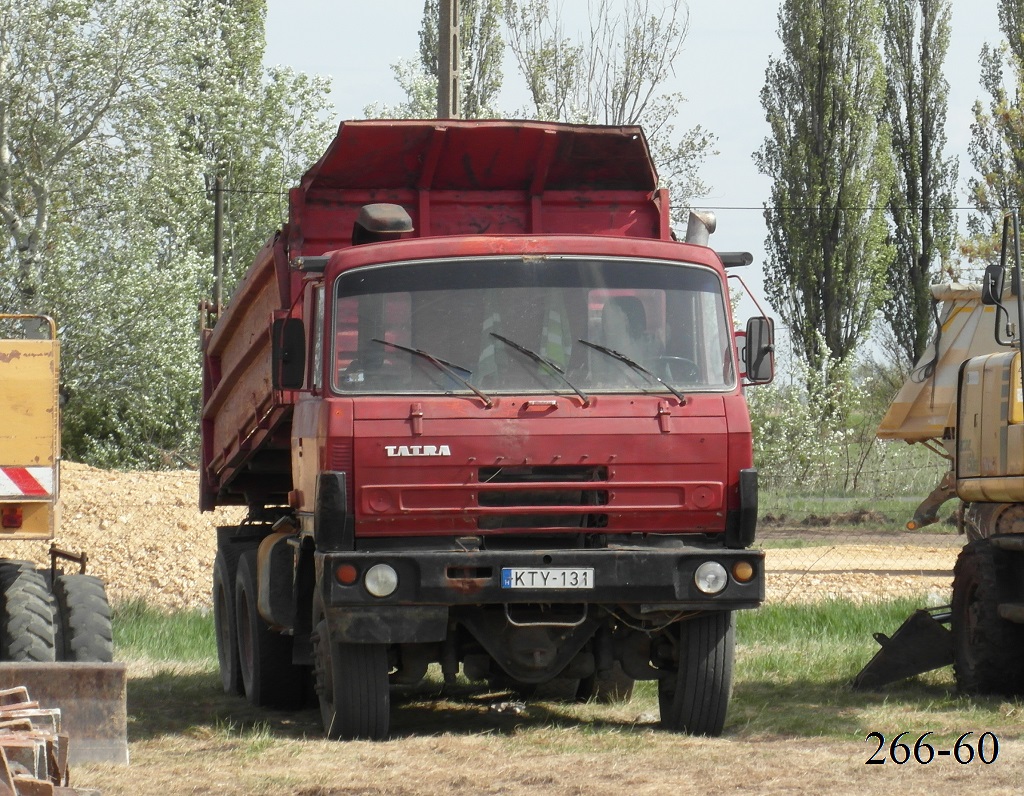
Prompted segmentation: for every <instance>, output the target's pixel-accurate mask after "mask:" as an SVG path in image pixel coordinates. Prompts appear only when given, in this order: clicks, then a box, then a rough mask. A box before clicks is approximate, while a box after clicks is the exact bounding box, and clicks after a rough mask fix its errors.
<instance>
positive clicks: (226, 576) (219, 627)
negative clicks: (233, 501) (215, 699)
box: [213, 548, 245, 695]
mask: <svg viewBox="0 0 1024 796" xmlns="http://www.w3.org/2000/svg"><path fill="white" fill-rule="evenodd" d="M239 552H240V551H239V550H238V549H237V548H236V549H232V548H228V549H224V548H221V549H220V550H218V551H217V556H216V558H215V559H214V561H213V627H214V632H215V634H216V637H217V662H218V664H219V665H220V682H221V685H222V686H223V687H224V693H226V694H239V695H241V694H244V693H245V686H244V685H243V684H242V664H241V662H240V660H239V656H238V630H237V626H236V624H235V599H234V597H235V578H236V576H237V571H238V556H239Z"/></svg>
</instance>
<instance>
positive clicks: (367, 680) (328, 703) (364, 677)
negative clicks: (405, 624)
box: [313, 612, 391, 741]
mask: <svg viewBox="0 0 1024 796" xmlns="http://www.w3.org/2000/svg"><path fill="white" fill-rule="evenodd" d="M318 613H319V616H318V617H315V620H316V626H315V627H314V629H313V655H314V660H315V662H316V691H317V697H318V699H319V701H320V718H321V720H322V721H323V725H324V733H326V735H327V737H328V738H331V739H333V740H345V741H351V740H357V739H365V740H370V741H379V740H383V739H384V738H387V736H388V731H389V729H390V723H391V691H390V684H389V677H388V675H389V672H390V667H389V665H388V654H387V645H385V644H351V643H347V642H340V641H337V642H336V641H332V640H331V633H330V630H329V629H328V626H327V620H326V618H324V616H323V614H322V612H318Z"/></svg>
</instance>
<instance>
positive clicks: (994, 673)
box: [951, 539, 1024, 696]
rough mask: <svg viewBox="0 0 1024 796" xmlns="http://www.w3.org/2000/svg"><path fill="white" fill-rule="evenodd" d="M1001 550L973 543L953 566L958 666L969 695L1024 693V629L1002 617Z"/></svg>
mask: <svg viewBox="0 0 1024 796" xmlns="http://www.w3.org/2000/svg"><path fill="white" fill-rule="evenodd" d="M997 566H998V564H997V563H996V551H995V550H994V549H993V547H992V545H991V544H990V543H989V542H988V540H986V539H979V540H977V541H974V542H970V543H969V544H968V545H966V546H965V547H964V549H963V550H961V551H960V555H959V557H958V558H957V561H956V566H955V567H954V568H953V616H952V628H951V629H952V633H953V671H954V673H955V675H956V683H957V688H958V689H959V690H960V691H962V692H964V693H967V694H1003V695H1006V696H1015V695H1017V694H1020V693H1022V692H1024V672H1022V669H1024V628H1022V627H1021V626H1020V625H1017V624H1015V623H1013V622H1008V621H1006V620H1005V619H1003V618H1001V617H1000V616H999V595H998V593H997V571H996V570H997Z"/></svg>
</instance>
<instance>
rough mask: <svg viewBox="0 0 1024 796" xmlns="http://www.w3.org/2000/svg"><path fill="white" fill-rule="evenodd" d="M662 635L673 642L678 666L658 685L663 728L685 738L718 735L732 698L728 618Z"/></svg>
mask: <svg viewBox="0 0 1024 796" xmlns="http://www.w3.org/2000/svg"><path fill="white" fill-rule="evenodd" d="M666 632H669V633H672V634H673V635H675V637H676V638H677V639H678V651H679V664H678V666H677V667H676V669H675V671H670V672H668V673H667V675H668V676H666V677H664V678H662V679H660V680H659V681H658V702H659V705H660V707H661V724H662V726H663V727H664V728H665V729H667V730H672V731H673V732H683V733H686V734H688V735H707V736H717V735H721V734H722V728H723V727H724V726H725V712H726V708H727V707H728V705H729V697H730V696H731V694H732V663H733V655H734V650H735V622H734V621H733V615H732V612H731V611H715V612H712V613H707V614H703V615H701V616H697V617H695V618H693V619H690V620H687V621H685V622H678V623H676V624H675V625H673V626H672V627H670V628H669V629H668V630H667V631H666ZM673 640H675V639H673Z"/></svg>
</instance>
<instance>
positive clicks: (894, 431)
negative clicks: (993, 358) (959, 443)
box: [878, 283, 1002, 442]
mask: <svg viewBox="0 0 1024 796" xmlns="http://www.w3.org/2000/svg"><path fill="white" fill-rule="evenodd" d="M932 297H933V298H934V299H935V301H939V302H942V307H941V309H940V310H939V323H938V328H937V330H936V334H935V337H934V339H933V340H932V342H931V343H930V344H929V346H928V348H927V349H926V350H925V352H924V355H923V356H922V357H921V359H920V361H919V362H917V363H915V366H914V369H913V370H912V371H911V373H910V376H909V377H908V378H907V381H906V383H904V385H903V387H901V388H900V391H899V393H898V394H897V395H896V397H895V398H894V399H893V401H892V403H891V404H890V406H889V410H888V411H887V412H886V414H885V417H884V418H882V422H881V424H880V425H879V427H878V436H879V437H880V438H882V439H902V440H906V441H907V442H925V441H927V440H941V439H943V438H944V437H950V436H951V435H952V430H953V428H954V426H955V425H956V391H957V376H958V374H959V372H960V365H961V364H963V362H964V361H965V360H967V359H970V358H971V357H974V356H978V355H981V354H991V353H993V352H995V351H999V350H1002V349H1001V348H1000V346H999V345H998V344H997V343H996V342H995V340H994V338H993V334H992V330H993V328H994V326H995V307H987V306H985V305H984V304H982V303H981V288H980V287H978V286H975V285H964V284H959V283H948V284H943V285H933V286H932Z"/></svg>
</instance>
